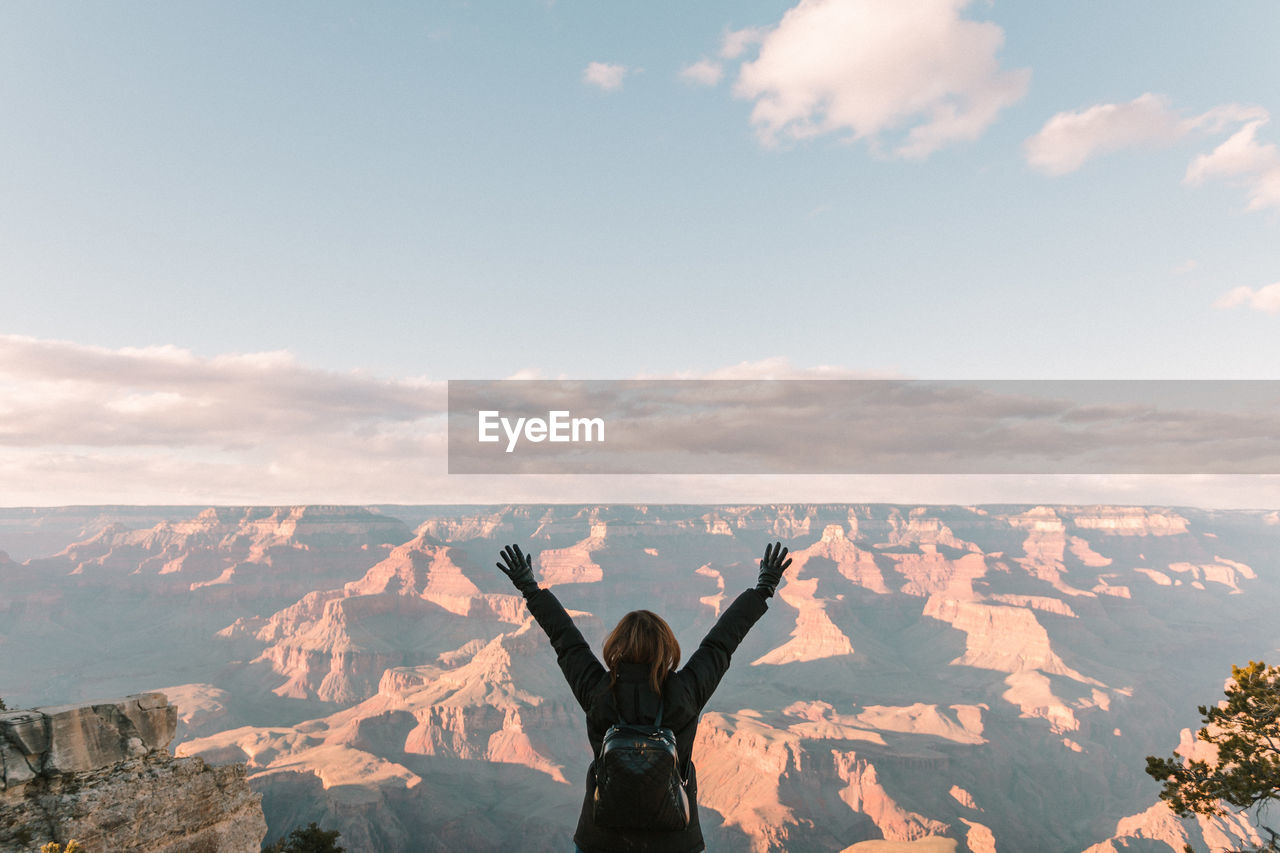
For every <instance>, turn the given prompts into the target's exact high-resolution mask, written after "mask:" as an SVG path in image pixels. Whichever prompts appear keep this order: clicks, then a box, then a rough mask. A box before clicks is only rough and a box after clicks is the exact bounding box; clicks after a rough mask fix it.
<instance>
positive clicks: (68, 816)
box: [0, 693, 267, 853]
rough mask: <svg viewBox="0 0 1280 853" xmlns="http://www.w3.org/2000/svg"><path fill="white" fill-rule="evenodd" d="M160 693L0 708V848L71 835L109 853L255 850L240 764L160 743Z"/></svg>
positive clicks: (165, 718) (255, 802)
mask: <svg viewBox="0 0 1280 853" xmlns="http://www.w3.org/2000/svg"><path fill="white" fill-rule="evenodd" d="M176 724H177V709H176V708H174V706H172V705H170V704H169V702H168V700H167V699H166V698H165V695H164V694H163V693H140V694H136V695H133V696H128V697H125V698H124V699H116V700H111V701H106V702H95V703H90V704H84V705H59V706H53V707H47V708H37V709H35V710H33V711H10V712H6V713H2V714H0V779H2V784H3V787H2V788H0V853H26V851H28V850H30V849H32V848H33V847H38V846H39V845H40V844H42V843H43V842H47V841H57V842H60V843H66V842H67V841H69V840H70V839H73V838H74V839H75V840H77V841H79V842H80V844H81V845H82V846H83V847H84V848H85V849H87V850H89V851H112V853H131V851H139V853H141V851H146V853H187V851H193V850H200V851H207V853H257V851H258V850H259V847H260V845H261V843H262V839H263V837H264V836H265V835H266V831H267V825H266V821H265V819H264V818H263V815H262V806H261V797H260V795H258V794H255V793H253V792H252V791H250V789H249V785H248V783H247V781H246V779H245V770H244V766H243V765H228V766H224V767H216V768H215V767H209V766H207V765H206V764H205V763H204V761H202V760H201V759H199V758H174V757H173V756H172V755H170V754H169V752H168V750H167V747H168V745H169V742H170V741H171V740H172V739H173V734H174V728H175V726H176Z"/></svg>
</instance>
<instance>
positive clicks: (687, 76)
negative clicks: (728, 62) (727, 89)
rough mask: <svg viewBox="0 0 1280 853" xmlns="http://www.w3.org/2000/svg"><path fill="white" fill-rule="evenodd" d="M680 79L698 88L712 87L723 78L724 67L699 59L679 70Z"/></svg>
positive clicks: (712, 61)
mask: <svg viewBox="0 0 1280 853" xmlns="http://www.w3.org/2000/svg"><path fill="white" fill-rule="evenodd" d="M680 77H681V79H683V80H684V81H686V82H688V83H696V84H698V85H699V86H714V85H716V84H717V83H719V82H720V80H721V79H722V78H723V77H724V67H723V66H722V65H721V64H720V63H719V62H716V61H715V60H713V59H699V60H698V61H697V62H694V63H692V64H690V65H686V66H685V67H684V68H681V69H680Z"/></svg>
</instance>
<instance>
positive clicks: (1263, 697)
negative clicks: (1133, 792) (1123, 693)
mask: <svg viewBox="0 0 1280 853" xmlns="http://www.w3.org/2000/svg"><path fill="white" fill-rule="evenodd" d="M1225 695H1226V701H1225V702H1222V703H1220V704H1219V705H1217V706H1214V707H1208V706H1205V705H1201V706H1200V707H1199V708H1198V710H1199V712H1200V716H1201V718H1202V722H1203V723H1204V726H1203V728H1201V729H1200V731H1199V732H1198V733H1197V734H1196V737H1197V738H1198V739H1199V740H1202V741H1204V742H1205V743H1209V744H1212V745H1214V746H1215V747H1216V748H1217V753H1218V757H1217V760H1216V761H1193V760H1191V759H1188V758H1184V757H1182V756H1178V755H1174V756H1171V757H1169V758H1157V757H1156V756H1147V774H1148V775H1149V776H1151V777H1152V778H1153V779H1155V780H1156V781H1158V782H1162V783H1164V787H1163V788H1162V789H1161V791H1160V799H1162V800H1164V801H1165V802H1166V803H1168V804H1169V807H1170V808H1172V809H1173V811H1174V812H1175V813H1176V814H1177V815H1178V816H1179V817H1190V816H1191V815H1196V814H1202V815H1215V814H1217V815H1221V814H1229V813H1231V810H1230V809H1229V808H1228V806H1234V807H1235V808H1237V809H1244V810H1254V811H1255V818H1256V817H1258V816H1260V814H1261V812H1262V810H1263V809H1265V808H1266V806H1267V805H1268V804H1269V803H1272V802H1274V801H1277V800H1280V667H1276V666H1271V667H1269V666H1267V665H1266V664H1265V663H1263V662H1262V661H1250V662H1249V665H1248V666H1246V667H1238V666H1233V667H1231V683H1230V684H1229V685H1228V686H1227V689H1226V691H1225ZM1258 828H1259V830H1261V831H1262V832H1263V833H1264V834H1265V835H1267V836H1268V840H1267V842H1266V843H1265V844H1264V845H1263V846H1262V847H1259V848H1256V850H1257V851H1267V853H1276V851H1280V833H1277V832H1276V831H1275V830H1272V829H1271V828H1270V827H1267V826H1263V825H1261V824H1260V823H1259V824H1258Z"/></svg>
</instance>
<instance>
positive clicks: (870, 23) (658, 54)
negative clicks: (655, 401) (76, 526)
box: [0, 0, 1280, 507]
mask: <svg viewBox="0 0 1280 853" xmlns="http://www.w3.org/2000/svg"><path fill="white" fill-rule="evenodd" d="M1277 36H1280V5H1277V4H1275V3H1274V2H1270V0H1256V2H1238V3H1231V4H1216V5H1213V6H1206V5H1205V4H1203V3H1194V2H1128V3H1104V2H1078V3H1071V4H1045V3H1035V2H1030V0H1020V2H1013V0H992V2H981V0H974V2H961V0H918V2H912V3H903V2H898V0H815V1H814V2H810V0H804V2H799V3H795V2H743V0H736V2H732V3H729V2H704V3H698V4H689V3H674V2H650V3H645V4H604V3H585V2H568V1H567V0H551V1H550V2H549V1H548V0H530V2H523V0H509V2H504V3H482V2H447V0H443V1H442V2H433V3H429V4H411V3H360V4H357V3H323V2H320V3H312V2H308V3H301V2H294V3H289V2H279V3H270V4H263V3H250V2H219V3H182V4H175V3H167V2H154V3H141V2H121V3H112V4H99V3H67V2H21V1H20V0H7V2H4V3H0V115H2V116H3V119H2V120H0V299H2V300H3V301H2V302H0V305H3V310H2V311H0V504H3V505H9V506H13V505H49V504H84V503H107V502H110V503H206V502H207V503H296V502H314V501H323V502H339V503H344V502H359V503H366V502H380V503H382V502H410V503H435V502H440V503H457V502H462V501H468V502H478V501H483V502H489V501H507V500H569V501H577V500H582V501H599V500H619V501H621V500H627V501H631V500H645V501H656V500H675V501H681V500H687V501H708V500H779V501H781V500H854V501H857V500H901V501H904V502H912V501H938V502H943V501H945V502H952V501H957V502H985V501H1001V500H1010V501H1031V502H1036V501H1041V500H1043V501H1059V502H1061V501H1089V502H1092V501H1115V502H1155V503H1191V504H1203V505H1247V506H1267V507H1276V506H1280V482H1277V481H1276V480H1275V479H1274V478H1264V477H1254V478H1236V479H1231V480H1226V479H1222V478H1217V479H1213V478H1211V479H1210V480H1203V479H1197V478H1180V479H1174V480H1170V479H1167V478H1165V479H1160V478H1156V479H1151V478H1114V477H1113V478H1103V479H1099V478H1086V477H1078V478H1057V479H1044V478H1040V479H1036V478H1030V479H1028V478H1012V479H1009V478H1003V479H1002V478H923V479H922V478H896V479H894V478H856V479H855V478H848V477H828V478H823V477H811V478H793V479H784V480H778V479H771V478H763V477H756V478H752V477H745V476H744V477H738V478H713V477H705V478H679V477H666V478H654V477H650V478H635V479H630V480H628V479H626V478H614V479H611V480H609V481H608V482H602V481H601V480H600V479H599V478H594V479H593V478H589V477H588V478H580V477H567V476H566V477H522V478H516V479H514V480H513V479H512V478H506V479H501V478H485V477H457V476H454V477H450V476H448V475H447V474H446V473H445V468H444V445H443V442H444V433H443V418H442V414H443V410H442V406H443V402H442V401H443V399H444V382H445V381H446V380H448V379H501V378H509V377H530V378H581V379H588V378H591V379H625V378H728V377H733V378H791V377H794V378H821V377H876V376H892V377H917V378H929V379H972V378H982V379H1005V378H1021V379H1039V378H1044V379H1062V378H1072V379H1102V378H1125V379H1244V378H1249V379H1277V378H1280V376H1277V372H1278V369H1277V365H1280V333H1278V332H1280V250H1277V246H1278V245H1280V239H1278V238H1280V121H1271V118H1272V116H1276V115H1280V86H1277V85H1276V81H1277V80H1280V52H1277V51H1276V50H1275V49H1274V45H1275V43H1276V38H1277Z"/></svg>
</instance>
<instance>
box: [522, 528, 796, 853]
mask: <svg viewBox="0 0 1280 853" xmlns="http://www.w3.org/2000/svg"><path fill="white" fill-rule="evenodd" d="M500 553H501V557H502V562H501V563H498V564H497V566H498V568H499V569H501V570H502V571H503V572H504V573H505V574H506V575H507V577H508V578H510V579H511V582H512V583H513V584H514V585H515V587H516V588H517V589H518V590H520V592H521V593H522V594H523V595H524V598H525V602H526V603H527V604H528V607H529V611H530V612H531V613H532V614H533V617H534V619H535V620H537V622H538V625H540V626H541V627H542V630H543V631H545V632H546V634H547V637H548V638H549V639H550V640H551V646H552V648H554V649H555V652H556V662H557V663H559V665H560V670H561V672H563V673H564V677H565V680H566V681H568V682H569V688H570V689H571V690H572V691H573V696H574V698H575V699H576V700H577V701H578V704H579V705H580V706H582V710H583V711H585V712H586V716H587V740H588V741H589V742H590V744H591V752H592V756H593V759H592V762H591V765H590V766H589V767H588V768H587V784H586V793H585V796H584V797H583V800H582V812H581V814H580V815H579V817H578V826H577V830H576V831H575V832H574V835H573V841H574V844H575V848H574V849H575V853H612V851H645V853H696V851H700V850H704V849H705V846H706V845H705V844H704V843H703V839H702V828H701V826H700V825H699V823H698V779H697V773H696V771H695V768H694V766H693V762H692V761H691V760H690V755H691V753H692V750H693V741H694V738H695V736H696V735H697V731H698V720H699V718H700V717H701V715H702V709H703V707H704V706H705V705H706V704H707V701H708V700H709V699H710V698H711V694H712V693H713V692H714V691H715V689H716V686H717V685H718V684H719V683H720V679H721V678H723V677H724V674H725V672H726V671H727V670H728V669H729V661H730V658H731V657H732V655H733V652H734V650H736V649H737V648H738V644H739V643H741V642H742V639H743V637H745V636H746V634H747V631H749V630H750V629H751V626H752V625H754V624H755V623H756V621H757V620H758V619H759V618H760V617H761V616H763V615H764V612H765V611H766V610H767V609H768V606H769V605H768V601H769V598H770V597H771V596H772V595H773V593H774V591H775V590H776V589H777V588H778V583H779V582H780V581H781V580H782V573H783V572H784V571H786V569H787V567H788V566H790V565H791V560H790V559H789V558H788V557H787V549H786V548H784V547H782V543H781V542H778V543H775V544H773V545H769V546H767V547H766V548H765V551H764V558H763V559H762V560H761V561H760V574H759V577H758V578H757V581H756V585H755V586H754V587H753V588H751V589H747V590H745V591H744V592H743V593H742V594H741V595H739V596H738V597H737V598H736V599H734V601H733V603H732V604H730V605H729V606H728V607H727V608H726V609H725V610H724V612H723V613H722V614H721V615H720V618H719V619H717V620H716V624H715V625H714V626H712V628H711V630H710V631H708V632H707V635H706V636H705V637H704V638H703V640H702V643H701V644H700V645H699V646H698V649H697V651H695V652H694V653H693V654H692V655H691V656H690V657H689V660H688V662H687V663H686V664H685V665H684V667H682V668H679V669H677V667H679V666H680V644H679V643H678V642H677V641H676V638H675V635H674V634H673V633H672V631H671V627H670V626H669V625H667V623H666V621H665V620H663V618H662V617H661V616H658V615H657V614H656V613H653V612H651V611H649V610H634V611H632V612H630V613H628V614H626V615H625V616H623V617H622V619H621V620H619V622H618V624H617V626H616V627H615V628H614V629H613V630H612V631H611V632H609V636H608V637H607V638H606V639H605V641H604V650H603V651H604V663H601V662H600V660H599V659H598V658H597V657H596V656H595V653H594V652H592V650H591V647H590V646H589V645H587V641H586V640H585V639H583V636H582V633H581V632H580V631H579V630H578V628H577V626H575V625H574V624H573V620H572V619H571V618H570V617H569V614H568V613H567V612H566V611H565V609H564V607H563V606H562V605H561V604H560V601H559V600H558V599H557V598H556V597H555V595H554V594H552V592H551V590H549V589H545V588H542V587H539V586H538V582H537V581H536V580H535V579H534V576H533V557H532V555H527V554H524V553H523V552H521V550H520V547H519V546H518V545H508V546H507V547H506V548H504V549H503V550H502V551H501V552H500Z"/></svg>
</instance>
